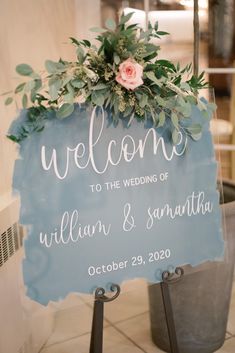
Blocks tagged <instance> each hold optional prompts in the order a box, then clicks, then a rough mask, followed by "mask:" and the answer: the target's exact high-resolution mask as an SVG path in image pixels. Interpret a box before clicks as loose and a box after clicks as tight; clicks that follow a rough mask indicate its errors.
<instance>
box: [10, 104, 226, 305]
mask: <svg viewBox="0 0 235 353" xmlns="http://www.w3.org/2000/svg"><path fill="white" fill-rule="evenodd" d="M24 118H25V112H22V113H21V115H20V117H19V118H18V119H17V120H16V121H15V122H14V123H13V125H12V127H11V131H12V132H14V131H16V130H17V128H18V126H19V124H21V123H22V121H23V120H24ZM191 119H192V120H193V121H194V122H202V121H204V125H203V135H202V138H201V140H200V141H198V142H196V141H193V140H192V139H191V138H186V137H183V136H182V135H181V134H180V135H179V140H180V141H179V143H178V144H177V145H173V144H172V142H171V138H170V134H169V129H170V126H169V127H168V128H165V129H163V128H159V129H155V128H154V127H152V126H151V123H150V122H148V123H146V122H145V123H144V122H137V121H134V120H133V121H132V123H131V124H130V126H128V124H127V123H126V122H125V121H124V120H123V121H119V123H118V124H117V125H114V124H113V122H112V121H111V117H110V116H109V114H108V113H107V112H105V111H104V110H103V109H101V108H94V109H92V108H88V107H86V106H77V107H76V109H75V111H74V113H73V114H72V115H71V116H70V117H69V118H66V119H64V120H59V119H56V118H55V116H54V115H53V114H52V115H51V116H50V119H48V120H47V125H46V128H45V129H44V131H42V132H41V133H35V134H33V135H32V136H30V137H28V138H27V139H26V140H24V141H23V142H22V144H21V146H20V156H19V159H18V160H17V161H16V163H15V170H14V181H13V187H14V189H15V190H17V191H18V192H19V194H20V197H21V211H20V222H21V224H23V225H27V229H28V235H27V239H26V240H25V243H24V245H25V259H24V262H23V272H24V280H25V284H26V286H27V289H28V296H29V297H31V298H32V299H33V300H36V301H38V302H40V303H42V304H47V303H48V302H49V301H50V300H53V301H54V300H57V299H60V298H64V297H65V296H66V295H67V294H68V293H70V292H86V293H91V292H92V291H93V290H94V289H95V288H96V287H98V286H102V287H106V286H107V285H109V284H110V283H117V284H121V283H122V282H123V281H125V280H129V279H134V278H137V277H144V278H146V279H147V280H149V281H150V282H158V281H160V278H159V271H164V270H167V269H168V268H171V267H173V268H174V267H176V266H178V265H184V264H191V265H193V266H195V265H197V264H199V263H202V262H204V261H206V260H215V259H219V258H221V257H222V256H223V238H222V230H221V213H220V207H219V195H218V192H217V191H216V172H217V165H216V161H215V157H214V151H213V144H212V138H211V134H210V132H209V122H208V121H205V118H202V116H201V112H200V111H199V110H198V109H197V108H193V113H192V117H191Z"/></svg>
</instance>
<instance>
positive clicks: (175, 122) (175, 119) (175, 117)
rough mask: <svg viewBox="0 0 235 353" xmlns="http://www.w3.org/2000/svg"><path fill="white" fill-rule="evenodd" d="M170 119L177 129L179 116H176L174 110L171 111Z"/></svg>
mask: <svg viewBox="0 0 235 353" xmlns="http://www.w3.org/2000/svg"><path fill="white" fill-rule="evenodd" d="M171 121H172V124H173V125H174V127H175V129H176V130H178V129H179V118H178V116H177V114H176V113H174V112H172V113H171Z"/></svg>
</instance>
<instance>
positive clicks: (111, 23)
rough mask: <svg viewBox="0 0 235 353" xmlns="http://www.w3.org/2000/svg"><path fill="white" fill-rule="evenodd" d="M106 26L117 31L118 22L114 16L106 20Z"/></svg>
mask: <svg viewBox="0 0 235 353" xmlns="http://www.w3.org/2000/svg"><path fill="white" fill-rule="evenodd" d="M105 26H106V27H107V28H108V29H110V30H111V31H115V29H116V27H117V26H116V22H115V21H114V20H113V19H112V18H109V19H107V20H106V21H105Z"/></svg>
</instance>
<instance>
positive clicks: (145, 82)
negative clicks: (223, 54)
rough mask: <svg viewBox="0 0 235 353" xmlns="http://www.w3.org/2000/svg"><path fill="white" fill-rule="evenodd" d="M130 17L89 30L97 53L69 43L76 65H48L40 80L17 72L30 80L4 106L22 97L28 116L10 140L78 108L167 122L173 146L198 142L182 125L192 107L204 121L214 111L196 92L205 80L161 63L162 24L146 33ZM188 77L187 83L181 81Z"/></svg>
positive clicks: (23, 69) (197, 130)
mask: <svg viewBox="0 0 235 353" xmlns="http://www.w3.org/2000/svg"><path fill="white" fill-rule="evenodd" d="M132 14H133V13H130V14H128V15H124V14H122V16H121V17H120V21H119V23H118V24H116V23H115V22H114V21H113V20H111V19H109V20H107V21H106V24H105V25H106V28H93V29H91V31H93V32H98V36H97V38H96V40H97V41H98V42H100V45H99V47H96V46H95V45H92V44H91V43H90V42H89V41H88V40H77V39H75V38H70V39H71V41H72V43H73V44H74V45H75V47H76V54H77V60H76V61H75V62H69V61H65V60H63V59H60V60H59V61H58V62H54V61H51V60H47V61H46V62H45V69H46V71H44V72H42V73H40V74H38V73H36V72H35V71H34V70H33V69H32V67H31V66H30V65H28V64H20V65H18V66H17V67H16V72H17V73H18V74H20V75H22V76H25V77H26V78H28V79H27V81H25V82H22V83H20V84H19V85H18V86H17V87H16V89H15V90H14V92H13V95H12V92H7V93H5V94H7V95H8V98H7V99H6V100H5V104H6V105H9V104H11V103H12V102H13V101H14V100H15V99H16V96H18V95H21V101H22V107H23V108H24V109H27V116H26V121H25V122H24V123H23V125H22V126H21V129H20V131H19V133H18V135H17V136H16V135H10V136H8V137H9V138H10V139H11V140H13V141H14V142H18V143H20V142H21V141H22V140H23V139H25V138H26V137H27V136H28V135H30V134H31V133H33V132H35V131H36V132H40V131H42V130H43V129H44V127H45V121H46V119H48V112H52V111H54V112H55V114H56V117H57V118H58V119H64V118H67V117H68V116H70V115H71V114H72V113H73V111H74V106H75V104H76V103H80V104H81V103H86V104H92V105H94V106H103V107H105V108H107V109H109V110H111V112H112V116H113V119H114V120H118V119H119V118H120V117H121V118H125V119H129V121H130V122H131V120H132V119H133V118H137V119H138V120H145V119H147V118H148V117H149V116H151V118H152V120H153V124H154V126H156V127H162V126H164V125H165V124H166V121H167V120H169V121H170V122H171V124H172V140H173V143H177V141H178V138H179V134H178V132H179V131H182V132H183V133H184V134H187V135H189V136H191V137H192V138H193V139H195V140H198V139H199V138H200V136H201V131H202V127H201V125H199V124H192V123H189V124H186V127H185V124H184V122H185V119H187V118H189V117H190V116H191V109H192V106H193V105H195V106H197V107H198V108H199V109H200V110H201V111H202V112H203V114H205V117H206V116H207V114H208V112H209V111H210V110H213V109H214V108H215V107H214V105H213V104H211V103H207V102H205V101H201V100H200V99H199V98H198V90H199V89H201V88H204V87H206V86H207V83H206V82H205V81H204V74H203V73H201V74H200V75H199V76H195V75H191V74H190V73H191V65H187V66H186V67H185V68H184V69H181V68H180V66H179V64H178V65H174V64H173V63H172V62H170V61H168V60H158V51H159V49H160V47H159V46H157V45H155V44H154V39H155V38H160V37H161V36H164V35H167V34H168V33H166V32H162V31H159V30H158V23H156V24H155V25H154V26H152V25H151V23H149V25H148V29H147V30H143V29H141V28H139V26H138V25H137V24H131V25H129V24H128V22H129V20H130V18H131V16H132ZM185 74H187V75H188V79H187V80H183V78H182V77H183V75H185ZM190 75H191V76H190ZM189 76H190V77H189Z"/></svg>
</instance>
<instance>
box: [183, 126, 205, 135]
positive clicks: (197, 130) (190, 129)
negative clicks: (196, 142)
mask: <svg viewBox="0 0 235 353" xmlns="http://www.w3.org/2000/svg"><path fill="white" fill-rule="evenodd" d="M187 131H188V132H189V133H190V134H192V135H198V134H200V133H201V132H202V126H201V125H200V124H193V125H191V126H189V127H187Z"/></svg>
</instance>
